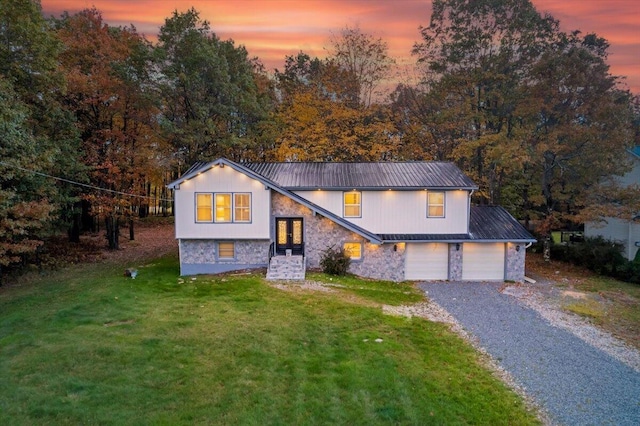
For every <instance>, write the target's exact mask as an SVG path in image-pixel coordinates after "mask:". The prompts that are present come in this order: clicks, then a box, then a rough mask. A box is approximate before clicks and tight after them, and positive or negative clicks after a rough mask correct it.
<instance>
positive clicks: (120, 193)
mask: <svg viewBox="0 0 640 426" xmlns="http://www.w3.org/2000/svg"><path fill="white" fill-rule="evenodd" d="M0 165H3V166H7V167H12V168H14V169H18V170H22V171H23V172H28V173H33V174H34V175H38V176H43V177H47V178H50V179H55V180H59V181H61V182H66V183H69V184H71V185H77V186H82V187H85V188H89V189H95V190H98V191H103V192H109V193H111V194H118V195H124V196H126V197H134V198H148V199H150V200H159V201H168V202H171V201H173V200H171V199H168V198H156V197H152V196H149V195H137V194H129V193H127V192H122V191H116V190H114V189H107V188H101V187H99V186H95V185H89V184H87V183H82V182H76V181H73V180H70V179H65V178H61V177H58V176H53V175H49V174H46V173H42V172H38V171H36V170H30V169H25V168H24V167H20V166H16V165H15V164H10V163H6V162H4V161H0Z"/></svg>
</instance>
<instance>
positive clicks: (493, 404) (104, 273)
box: [0, 257, 538, 425]
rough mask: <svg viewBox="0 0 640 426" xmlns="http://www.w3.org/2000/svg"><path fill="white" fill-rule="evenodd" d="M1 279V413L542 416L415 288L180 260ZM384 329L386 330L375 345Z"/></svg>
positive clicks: (63, 418) (65, 416)
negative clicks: (190, 270) (432, 316)
mask: <svg viewBox="0 0 640 426" xmlns="http://www.w3.org/2000/svg"><path fill="white" fill-rule="evenodd" d="M123 270H124V267H120V266H116V265H108V264H101V265H93V266H89V265H83V266H75V267H71V268H68V269H66V270H63V271H58V272H55V273H53V274H51V275H49V276H47V277H38V278H34V279H30V280H26V279H25V280H24V281H23V282H22V283H21V284H20V285H19V286H12V287H8V288H0V424H90V423H91V424H95V423H97V424H135V425H144V424H171V425H176V424H260V425H263V424H354V425H355V424H367V425H373V424H447V425H450V424H492V425H494V424H510V425H520V424H537V423H538V421H537V420H536V418H535V416H534V414H532V413H531V412H529V411H527V409H526V408H525V406H524V404H523V402H522V400H521V399H520V398H519V397H518V396H516V395H515V394H514V393H513V392H511V391H510V390H509V389H507V388H506V387H505V386H504V385H503V384H502V383H501V382H500V381H498V380H497V379H495V378H494V377H493V376H492V375H491V374H490V373H489V372H488V371H487V370H486V369H485V368H484V367H483V366H482V365H481V362H480V361H479V357H478V356H477V354H476V353H475V352H474V351H473V349H471V348H470V346H469V345H468V344H466V343H465V342H463V341H462V340H461V339H459V338H458V337H457V336H455V335H453V334H452V333H451V332H449V331H448V329H447V328H446V327H445V326H444V325H441V324H436V323H432V322H429V321H426V320H422V319H417V318H403V317H393V316H387V315H384V314H383V313H382V311H381V309H380V307H379V304H380V303H388V304H407V303H414V302H417V301H420V300H421V295H420V294H419V293H418V292H417V291H416V290H415V289H414V288H413V287H412V286H410V285H408V284H407V285H404V284H403V285H400V286H398V285H396V284H392V283H383V282H375V281H365V280H357V279H353V278H346V279H335V280H334V279H329V278H328V277H326V276H323V275H321V274H317V275H313V276H312V277H311V278H312V279H315V280H318V281H326V282H329V283H332V284H336V286H335V287H334V288H335V289H336V290H337V291H336V292H334V293H323V292H301V291H296V292H291V291H282V290H279V289H277V288H274V287H271V286H269V285H268V284H267V283H266V282H265V281H264V280H263V278H262V276H261V275H227V276H199V277H197V278H196V279H193V280H192V279H191V278H185V279H180V278H179V277H178V265H177V260H176V259H175V257H168V258H163V259H159V260H156V261H153V262H152V263H151V264H148V265H145V266H143V267H140V268H139V271H140V272H139V275H138V277H137V278H136V279H135V280H134V279H131V278H125V277H124V276H123V275H122V272H123ZM376 339H382V342H379V343H378V342H376V341H375V340H376Z"/></svg>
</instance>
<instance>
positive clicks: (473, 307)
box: [420, 283, 640, 425]
mask: <svg viewBox="0 0 640 426" xmlns="http://www.w3.org/2000/svg"><path fill="white" fill-rule="evenodd" d="M503 286H504V283H423V284H420V287H421V288H422V289H423V290H425V291H426V292H427V296H428V297H429V299H431V300H433V301H434V302H436V303H437V304H438V305H440V306H441V307H442V308H444V309H445V310H446V311H448V312H449V313H450V314H451V315H452V316H453V317H454V318H455V319H456V320H457V321H458V322H459V323H460V324H461V326H462V327H463V328H464V329H465V330H466V331H467V332H469V333H470V334H471V335H473V336H474V337H475V338H476V339H477V340H478V342H479V345H480V346H481V347H482V348H483V349H484V350H486V352H487V353H488V354H489V355H490V356H492V357H493V358H494V360H495V361H496V362H497V363H498V364H499V365H500V366H501V367H502V368H503V369H504V370H506V371H507V372H508V373H510V375H511V376H512V377H513V378H514V379H515V381H516V382H517V383H518V384H519V385H520V386H521V387H522V388H523V389H524V390H525V392H526V393H527V395H529V396H530V397H532V398H533V399H534V400H535V402H536V403H537V404H539V405H540V406H541V407H542V408H543V409H544V410H545V411H546V412H547V413H548V415H549V417H550V418H551V421H552V422H553V423H558V424H564V425H578V424H579V425H609V424H610V425H637V424H639V423H640V373H639V372H638V371H636V370H634V369H633V368H631V367H630V366H628V365H626V364H624V363H622V362H620V361H618V360H617V359H615V358H614V357H612V356H611V355H609V354H607V353H606V352H604V351H603V350H601V349H598V348H596V347H594V346H592V345H591V344H588V343H586V342H585V341H584V340H581V339H580V338H578V337H577V336H576V335H574V334H573V333H571V332H570V331H568V330H567V329H566V328H560V327H559V326H556V325H555V324H552V323H551V322H550V320H549V318H546V319H545V318H543V317H542V316H541V315H540V314H539V313H538V312H536V311H535V310H533V309H531V308H530V307H528V306H526V305H525V304H524V303H522V302H520V301H519V300H518V299H517V298H515V297H512V296H510V295H508V294H503V293H501V292H500V290H501V288H502V287H503Z"/></svg>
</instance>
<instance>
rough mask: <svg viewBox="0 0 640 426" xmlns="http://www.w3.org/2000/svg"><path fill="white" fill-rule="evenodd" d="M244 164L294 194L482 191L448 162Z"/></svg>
mask: <svg viewBox="0 0 640 426" xmlns="http://www.w3.org/2000/svg"><path fill="white" fill-rule="evenodd" d="M241 164H242V165H243V166H245V167H247V168H248V169H250V170H253V171H254V172H256V173H258V174H260V175H262V176H264V177H265V178H267V179H270V180H272V181H274V182H275V183H277V184H278V185H279V186H281V187H283V188H287V189H290V190H305V189H308V190H312V189H345V190H348V189H371V190H384V189H424V188H457V189H477V188H478V187H477V185H476V184H475V183H473V181H472V180H471V179H469V177H467V176H466V175H465V174H464V173H462V171H461V170H460V169H459V168H458V167H457V166H456V165H455V164H453V163H448V162H438V161H433V162H380V163H241Z"/></svg>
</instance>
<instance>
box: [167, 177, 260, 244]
mask: <svg viewBox="0 0 640 426" xmlns="http://www.w3.org/2000/svg"><path fill="white" fill-rule="evenodd" d="M198 192H209V193H213V192H225V193H234V192H245V193H246V192H248V193H251V222H250V223H198V222H196V219H195V194H196V193H198ZM270 193H271V191H270V190H265V187H264V185H263V184H262V183H260V182H259V181H257V180H254V179H251V178H249V177H248V176H246V175H245V174H243V173H238V172H236V171H235V170H233V169H232V168H231V167H224V168H221V167H217V166H216V167H213V168H211V169H209V170H207V171H205V172H203V173H201V174H199V175H197V176H195V177H194V178H193V179H189V180H187V181H185V182H182V183H181V184H180V189H176V191H175V202H176V205H178V206H180V208H178V209H176V217H175V226H176V238H178V239H227V240H228V239H263V238H264V239H268V238H269V237H270V234H269V229H270V228H269V224H270V216H269V205H270V203H271V196H270Z"/></svg>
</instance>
